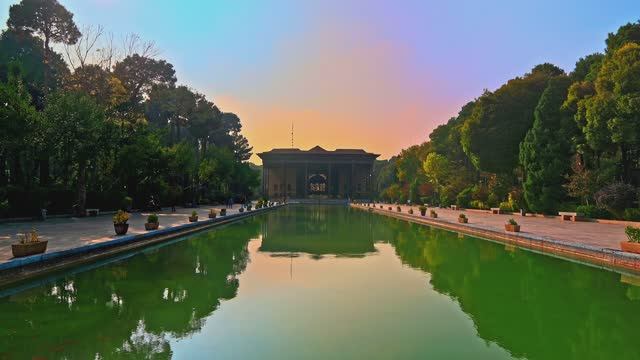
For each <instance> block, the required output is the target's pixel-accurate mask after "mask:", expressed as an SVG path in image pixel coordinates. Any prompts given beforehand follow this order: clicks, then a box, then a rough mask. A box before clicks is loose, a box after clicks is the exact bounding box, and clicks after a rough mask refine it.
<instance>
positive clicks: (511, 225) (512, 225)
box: [504, 219, 520, 232]
mask: <svg viewBox="0 0 640 360" xmlns="http://www.w3.org/2000/svg"><path fill="white" fill-rule="evenodd" d="M504 229H505V230H506V231H510V232H520V225H518V223H517V222H516V221H515V220H513V219H509V221H507V223H506V224H504Z"/></svg>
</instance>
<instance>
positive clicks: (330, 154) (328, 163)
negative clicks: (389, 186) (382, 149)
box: [258, 146, 380, 198]
mask: <svg viewBox="0 0 640 360" xmlns="http://www.w3.org/2000/svg"><path fill="white" fill-rule="evenodd" d="M258 156H259V157H260V158H261V159H262V192H263V194H264V195H266V196H267V197H269V198H279V197H288V198H347V197H351V198H365V197H369V196H370V193H371V191H372V189H373V186H372V180H373V179H372V176H371V174H372V172H373V163H374V161H375V159H376V158H377V157H378V156H380V155H378V154H372V153H368V152H366V151H364V150H361V149H337V150H334V151H327V150H325V149H323V148H321V147H320V146H316V147H314V148H312V149H310V150H307V151H304V150H300V149H273V150H271V151H267V152H263V153H259V154H258Z"/></svg>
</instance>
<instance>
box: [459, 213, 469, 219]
mask: <svg viewBox="0 0 640 360" xmlns="http://www.w3.org/2000/svg"><path fill="white" fill-rule="evenodd" d="M458 218H460V219H466V218H467V215H465V214H462V213H461V214H460V215H458Z"/></svg>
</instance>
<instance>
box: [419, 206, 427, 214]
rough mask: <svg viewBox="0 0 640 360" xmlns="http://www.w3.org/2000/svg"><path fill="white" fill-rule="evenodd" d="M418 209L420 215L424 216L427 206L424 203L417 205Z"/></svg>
mask: <svg viewBox="0 0 640 360" xmlns="http://www.w3.org/2000/svg"><path fill="white" fill-rule="evenodd" d="M418 210H420V215H422V216H425V215H426V214H427V207H426V206H424V205H420V206H418Z"/></svg>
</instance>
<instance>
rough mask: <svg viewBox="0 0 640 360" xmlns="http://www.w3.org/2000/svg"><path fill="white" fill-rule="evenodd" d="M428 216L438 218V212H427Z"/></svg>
mask: <svg viewBox="0 0 640 360" xmlns="http://www.w3.org/2000/svg"><path fill="white" fill-rule="evenodd" d="M429 216H430V217H432V218H434V219H437V218H438V213H429Z"/></svg>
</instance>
